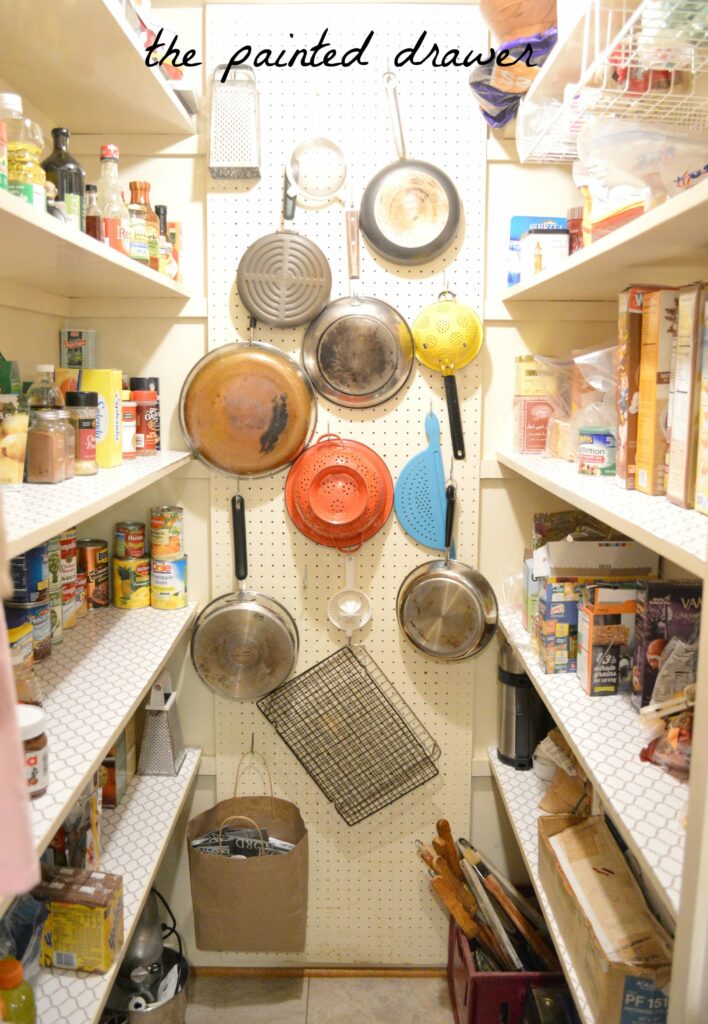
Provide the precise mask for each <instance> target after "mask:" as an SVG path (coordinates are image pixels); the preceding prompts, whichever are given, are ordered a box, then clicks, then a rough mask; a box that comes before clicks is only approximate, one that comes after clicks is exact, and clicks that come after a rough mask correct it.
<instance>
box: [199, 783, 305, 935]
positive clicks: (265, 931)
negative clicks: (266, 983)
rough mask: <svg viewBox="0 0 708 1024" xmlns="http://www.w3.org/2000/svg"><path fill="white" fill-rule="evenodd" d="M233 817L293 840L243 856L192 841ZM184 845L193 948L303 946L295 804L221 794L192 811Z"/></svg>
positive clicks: (301, 839)
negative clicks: (286, 847) (289, 846)
mask: <svg viewBox="0 0 708 1024" xmlns="http://www.w3.org/2000/svg"><path fill="white" fill-rule="evenodd" d="M236 785H237V786H238V773H237V780H236ZM233 817H245V818H247V819H249V820H250V821H251V822H253V823H255V825H257V827H258V828H261V829H263V828H265V829H267V830H268V834H269V835H270V836H273V837H274V838H277V839H284V840H286V841H287V842H290V843H294V844H295V847H294V849H293V850H291V851H290V852H289V853H278V854H272V855H269V856H262V857H248V858H246V859H245V860H240V859H237V858H233V857H221V856H219V855H218V854H208V853H199V851H198V850H194V849H192V845H191V844H192V840H193V839H197V838H198V837H199V836H201V835H204V833H205V832H210V831H212V830H213V829H219V828H221V827H222V826H223V825H224V824H225V822H226V821H227V820H228V819H229V818H233ZM187 850H188V854H189V876H190V883H191V888H192V906H193V909H194V927H195V932H196V939H197V948H198V949H202V950H219V951H228V952H234V953H236V952H252V953H295V952H299V951H301V950H303V949H304V948H305V933H306V929H307V889H308V841H307V829H306V828H305V823H304V821H303V820H302V816H301V814H300V811H299V810H298V809H297V807H296V806H295V804H292V803H290V802H289V801H288V800H280V799H278V798H277V797H273V796H233V797H231V798H229V799H228V800H222V801H221V802H220V803H218V804H216V806H215V807H212V808H210V809H209V810H208V811H204V812H203V813H202V814H198V815H197V817H196V818H192V820H191V821H190V823H189V825H188V827H187Z"/></svg>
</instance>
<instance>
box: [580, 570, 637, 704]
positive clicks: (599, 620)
mask: <svg viewBox="0 0 708 1024" xmlns="http://www.w3.org/2000/svg"><path fill="white" fill-rule="evenodd" d="M636 613H637V591H636V588H629V587H602V586H595V587H588V588H587V589H586V590H585V592H584V599H583V601H582V603H581V605H580V608H579V612H578V677H579V679H580V683H581V685H582V687H583V689H584V690H585V692H586V693H587V694H589V696H591V697H598V696H611V695H612V694H615V693H618V692H619V690H620V688H623V689H630V688H631V683H632V655H633V653H634V623H635V616H636Z"/></svg>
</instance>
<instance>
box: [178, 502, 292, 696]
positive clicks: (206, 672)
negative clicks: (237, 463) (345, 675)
mask: <svg viewBox="0 0 708 1024" xmlns="http://www.w3.org/2000/svg"><path fill="white" fill-rule="evenodd" d="M231 514H232V519H233V528H234V550H235V552H236V578H237V580H238V592H237V593H235V594H225V595H223V596H222V597H217V598H216V600H214V601H212V602H211V603H210V604H208V605H207V606H206V608H204V609H202V611H201V612H200V613H199V616H198V617H197V621H196V622H195V624H194V629H193V631H192V642H191V648H190V652H191V655H192V662H193V663H194V667H195V669H196V670H197V673H198V674H199V677H200V678H201V679H202V680H203V682H205V683H206V684H207V686H209V687H211V689H212V690H214V692H215V693H218V694H219V696H220V697H230V698H231V699H232V700H255V699H256V698H258V697H262V696H263V695H264V694H266V693H270V691H271V690H274V689H275V688H276V686H280V684H281V683H283V682H285V680H286V679H287V678H288V676H289V675H290V673H291V672H292V670H293V667H294V665H295V661H296V660H297V652H298V643H299V640H298V632H297V626H296V625H295V621H294V619H293V617H292V615H290V613H289V612H288V611H287V610H286V609H285V608H284V607H283V606H282V605H281V604H279V603H278V602H277V601H275V600H273V598H271V597H264V596H263V594H257V593H255V592H254V591H251V590H246V578H247V576H248V553H247V546H246V508H245V504H244V501H243V498H242V497H241V495H240V494H237V495H235V496H234V497H233V498H232V499H231Z"/></svg>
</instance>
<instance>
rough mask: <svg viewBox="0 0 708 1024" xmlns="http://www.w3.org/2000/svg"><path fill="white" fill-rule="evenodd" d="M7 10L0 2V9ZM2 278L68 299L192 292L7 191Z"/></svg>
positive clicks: (0, 235)
mask: <svg viewBox="0 0 708 1024" xmlns="http://www.w3.org/2000/svg"><path fill="white" fill-rule="evenodd" d="M9 9H10V8H9V7H8V6H7V5H5V6H4V7H3V6H2V5H0V11H2V10H6V11H8V10H9ZM57 9H58V10H59V9H60V8H59V6H58V5H57ZM0 38H1V37H0ZM42 38H45V39H46V38H47V37H46V36H42ZM0 282H4V283H6V284H10V285H15V286H21V287H29V288H35V289H38V290H40V291H43V292H48V293H49V294H51V295H61V296H65V297H67V298H92V299H106V298H120V299H150V298H153V299H159V298H162V299H165V298H173V299H181V300H183V301H186V300H187V299H188V298H189V296H190V292H189V289H188V288H185V287H184V285H182V284H178V283H177V282H175V281H171V280H170V279H169V278H167V277H165V275H164V274H158V273H157V271H155V270H150V269H149V268H146V267H143V266H141V265H140V264H139V263H137V262H136V261H135V260H131V259H130V258H129V257H128V256H124V255H123V254H122V253H119V252H116V251H115V249H111V248H110V246H108V245H104V243H103V242H97V241H96V239H95V238H91V237H90V236H89V235H87V234H84V233H83V232H81V231H76V230H75V229H72V228H70V227H69V225H68V224H64V223H62V222H61V221H58V220H57V219H56V217H51V216H50V215H49V214H48V213H45V212H44V211H43V210H39V209H35V208H34V207H32V206H30V205H29V203H26V202H24V200H22V199H18V197H17V196H13V195H12V194H11V193H10V192H0Z"/></svg>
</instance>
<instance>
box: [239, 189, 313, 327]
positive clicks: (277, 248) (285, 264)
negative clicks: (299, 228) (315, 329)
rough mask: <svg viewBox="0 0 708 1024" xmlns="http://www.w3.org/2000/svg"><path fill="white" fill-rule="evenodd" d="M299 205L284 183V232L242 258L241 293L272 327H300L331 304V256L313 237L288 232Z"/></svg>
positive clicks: (261, 240) (254, 246) (269, 237)
mask: <svg viewBox="0 0 708 1024" xmlns="http://www.w3.org/2000/svg"><path fill="white" fill-rule="evenodd" d="M295 206H296V200H295V198H294V197H293V196H291V195H290V194H289V193H288V176H287V173H286V174H285V175H284V182H283V218H282V223H281V226H280V229H279V230H278V231H275V232H273V233H272V234H270V235H264V236H263V237H262V238H259V239H258V240H257V241H255V242H253V243H252V244H251V245H250V246H249V247H248V249H246V251H245V253H244V254H243V256H242V257H241V259H240V261H239V265H238V271H237V273H236V289H237V291H238V294H239V297H240V299H241V301H242V302H243V304H244V306H245V307H246V309H247V310H248V312H249V313H250V314H251V315H252V316H255V317H256V319H257V320H261V321H262V322H263V323H265V324H270V325H271V327H298V326H300V325H301V324H306V323H307V322H308V321H309V320H312V318H313V317H315V316H317V314H318V313H319V312H320V310H321V309H322V307H323V306H324V305H325V303H326V302H327V300H328V299H329V293H330V291H331V289H332V273H331V271H330V269H329V263H328V262H327V257H326V256H325V254H324V253H323V252H322V250H321V249H320V248H319V246H317V245H315V243H314V242H312V241H310V239H309V238H303V236H302V235H298V234H297V233H296V232H295V231H292V230H286V227H285V225H286V223H287V222H288V221H291V220H292V219H293V218H294V216H295Z"/></svg>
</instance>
